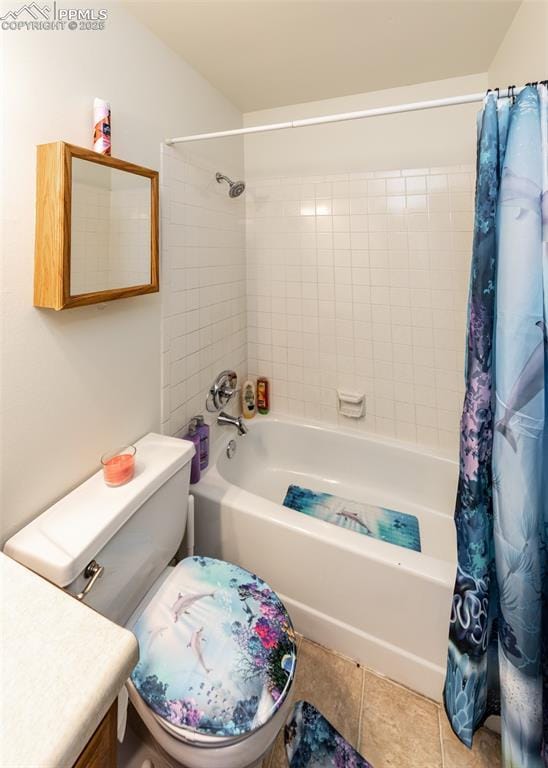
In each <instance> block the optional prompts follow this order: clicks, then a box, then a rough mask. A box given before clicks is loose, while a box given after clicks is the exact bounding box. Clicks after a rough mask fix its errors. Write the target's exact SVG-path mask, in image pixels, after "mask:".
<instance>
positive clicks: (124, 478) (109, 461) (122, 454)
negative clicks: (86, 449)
mask: <svg viewBox="0 0 548 768" xmlns="http://www.w3.org/2000/svg"><path fill="white" fill-rule="evenodd" d="M136 452H137V448H136V447H135V446H134V445H128V446H126V447H125V448H119V449H118V450H117V451H110V452H109V453H105V454H103V456H101V464H102V465H103V477H104V480H105V483H106V484H107V485H111V486H116V485H123V484H124V483H127V482H128V481H129V480H131V478H132V477H133V475H134V472H135V454H136Z"/></svg>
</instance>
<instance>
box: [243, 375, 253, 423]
mask: <svg viewBox="0 0 548 768" xmlns="http://www.w3.org/2000/svg"><path fill="white" fill-rule="evenodd" d="M256 413H257V402H256V398H255V386H254V384H253V382H252V381H251V379H247V381H245V382H244V385H243V387H242V416H243V417H244V419H252V418H253V417H254V416H255V414H256Z"/></svg>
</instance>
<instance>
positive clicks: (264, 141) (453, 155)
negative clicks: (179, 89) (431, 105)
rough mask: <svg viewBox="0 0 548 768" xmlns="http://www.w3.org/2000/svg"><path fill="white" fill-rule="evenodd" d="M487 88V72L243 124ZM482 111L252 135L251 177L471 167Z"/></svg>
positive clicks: (265, 115) (284, 110) (252, 115)
mask: <svg viewBox="0 0 548 768" xmlns="http://www.w3.org/2000/svg"><path fill="white" fill-rule="evenodd" d="M486 88H487V76H486V75H485V74H478V75H470V76H468V77H458V78H451V79H449V80H437V81H435V82H431V83H421V84H419V85H412V86H406V87H404V88H391V89H389V90H385V91H375V92H372V93H360V94H356V95H354V96H345V97H341V98H336V99H326V100H324V101H314V102H309V103H306V104H293V105H289V106H287V107H280V108H278V109H268V110H263V111H260V112H249V113H247V114H245V115H244V124H245V125H246V126H248V125H259V124H264V123H275V122H283V121H284V120H292V119H298V118H305V117H315V116H319V115H329V114H337V113H339V112H352V111H355V110H359V109H367V108H369V107H381V106H388V105H392V104H403V103H407V102H414V101H423V100H426V99H437V98H443V97H445V96H459V95H463V94H467V93H477V92H481V91H484V90H485V89H486ZM478 108H479V107H478V105H477V104H471V105H463V106H459V107H446V108H444V109H434V110H428V111H425V112H412V113H407V114H400V115H390V116H385V117H374V118H370V119H367V120H355V121H351V122H346V123H333V124H329V125H316V126H313V127H310V128H298V129H291V130H284V131H276V132H274V133H265V134H255V135H252V136H247V137H246V139H245V163H246V173H247V176H248V177H250V178H255V177H276V176H278V177H282V176H284V177H285V176H290V175H302V176H312V175H324V174H331V173H352V172H354V171H356V170H362V171H366V170H367V171H380V170H392V169H399V168H428V167H432V166H440V165H454V164H458V163H468V162H470V159H471V158H473V156H474V153H475V122H474V115H475V113H476V112H477V110H478Z"/></svg>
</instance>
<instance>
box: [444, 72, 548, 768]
mask: <svg viewBox="0 0 548 768" xmlns="http://www.w3.org/2000/svg"><path fill="white" fill-rule="evenodd" d="M547 135H548V91H547V88H546V85H544V84H543V85H539V86H538V87H535V86H528V87H526V88H525V89H523V90H522V91H521V92H520V93H519V95H518V96H517V98H516V100H515V103H513V104H512V103H510V101H509V100H508V99H498V100H497V98H496V97H495V94H494V93H491V94H489V95H488V97H487V98H486V102H485V105H484V109H483V111H482V113H481V115H480V116H479V118H478V161H477V182H476V205H475V231H474V245H473V255H472V270H471V282H470V297H469V318H468V344H467V361H466V363H467V365H466V395H465V400H464V407H463V414H462V420H461V446H460V476H459V485H458V493H457V503H456V511H455V524H456V530H457V559H458V564H457V576H456V581H455V588H454V594H453V601H452V606H451V618H450V629H449V652H448V660H447V675H446V681H445V689H444V701H445V708H446V712H447V716H448V718H449V721H450V723H451V725H452V728H453V730H454V731H455V733H456V734H457V736H458V737H459V738H460V739H461V741H463V742H464V743H465V744H466V745H467V746H471V745H472V738H473V734H474V731H475V730H476V729H477V728H478V727H479V726H480V725H481V724H482V723H483V722H484V721H485V719H486V718H487V717H488V716H489V715H491V714H497V715H498V714H500V715H501V729H502V755H503V766H504V768H548V480H547V474H548V418H547V412H548V362H547V345H548V334H547V328H548V138H547Z"/></svg>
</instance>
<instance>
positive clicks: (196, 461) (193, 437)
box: [183, 419, 201, 484]
mask: <svg viewBox="0 0 548 768" xmlns="http://www.w3.org/2000/svg"><path fill="white" fill-rule="evenodd" d="M183 439H184V440H190V442H191V443H194V448H195V449H196V453H195V454H194V456H193V458H192V463H191V465H190V482H191V483H192V484H194V483H197V482H198V480H199V479H200V474H201V473H200V435H199V434H198V426H197V424H196V419H191V420H190V423H189V425H188V432H187V433H186V435H185V436H184V438H183Z"/></svg>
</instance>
